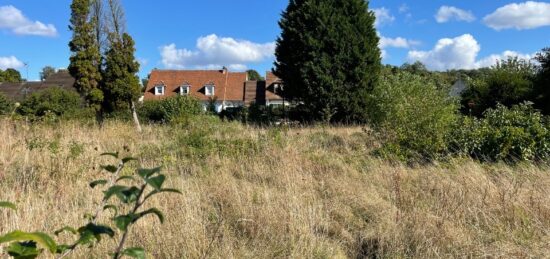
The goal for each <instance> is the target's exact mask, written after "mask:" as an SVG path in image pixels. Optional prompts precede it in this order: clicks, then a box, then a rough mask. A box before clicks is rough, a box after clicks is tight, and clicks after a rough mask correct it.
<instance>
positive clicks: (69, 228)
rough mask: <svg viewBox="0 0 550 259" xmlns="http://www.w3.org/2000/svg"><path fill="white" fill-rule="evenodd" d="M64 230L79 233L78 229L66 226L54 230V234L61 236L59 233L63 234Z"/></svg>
mask: <svg viewBox="0 0 550 259" xmlns="http://www.w3.org/2000/svg"><path fill="white" fill-rule="evenodd" d="M63 232H69V233H71V234H74V235H76V234H78V231H76V229H74V228H72V227H64V228H62V229H58V230H56V231H55V232H54V234H55V235H56V236H59V234H61V233H63Z"/></svg>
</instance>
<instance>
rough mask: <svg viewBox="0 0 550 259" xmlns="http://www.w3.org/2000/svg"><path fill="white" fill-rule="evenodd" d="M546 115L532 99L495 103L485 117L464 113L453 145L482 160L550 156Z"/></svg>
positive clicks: (463, 152) (533, 158) (460, 150)
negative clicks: (511, 104)
mask: <svg viewBox="0 0 550 259" xmlns="http://www.w3.org/2000/svg"><path fill="white" fill-rule="evenodd" d="M549 126H550V125H549V123H548V120H547V118H545V117H544V116H543V115H542V114H541V113H540V112H538V111H536V110H535V109H534V108H533V105H532V104H531V103H522V104H520V105H516V106H513V107H512V108H507V107H506V106H504V105H501V104H499V105H497V107H496V108H495V109H489V110H487V111H486V112H485V113H484V118H481V119H478V118H472V117H465V118H463V119H462V121H461V123H460V126H459V127H457V128H456V130H455V132H454V134H453V136H454V138H453V143H452V146H453V148H454V149H456V151H458V152H459V153H462V154H466V155H470V156H472V157H474V158H478V159H483V160H508V161H510V160H537V159H545V158H548V157H549V156H550V127H549Z"/></svg>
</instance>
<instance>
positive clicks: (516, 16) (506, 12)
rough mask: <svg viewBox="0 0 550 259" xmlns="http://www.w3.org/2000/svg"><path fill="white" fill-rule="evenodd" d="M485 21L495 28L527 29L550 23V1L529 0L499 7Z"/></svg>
mask: <svg viewBox="0 0 550 259" xmlns="http://www.w3.org/2000/svg"><path fill="white" fill-rule="evenodd" d="M483 21H484V22H485V24H486V25H487V26H489V27H491V28H493V29H495V30H503V29H512V28H514V29H517V30H526V29H534V28H538V27H542V26H549V25H550V3H543V2H533V1H527V2H525V3H519V4H517V3H513V4H509V5H505V6H503V7H500V8H498V9H497V10H496V11H495V12H493V13H492V14H489V15H487V16H486V17H485V18H484V19H483Z"/></svg>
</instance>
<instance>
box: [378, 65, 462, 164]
mask: <svg viewBox="0 0 550 259" xmlns="http://www.w3.org/2000/svg"><path fill="white" fill-rule="evenodd" d="M369 106H370V107H369V108H370V109H369V111H370V119H371V122H372V123H373V125H374V127H375V128H377V129H378V130H379V131H380V132H384V133H385V134H384V138H385V145H384V147H383V148H382V150H380V151H381V152H382V154H388V155H397V156H398V157H399V158H401V159H405V160H411V159H419V158H423V159H424V158H425V159H433V158H435V157H437V156H439V155H441V154H443V153H445V152H446V150H447V148H448V138H449V136H450V133H451V131H452V129H453V127H454V125H455V124H456V121H457V119H458V115H457V111H458V105H457V101H456V100H454V99H452V98H451V97H450V96H449V94H448V91H447V89H440V88H438V87H437V86H436V83H435V82H434V81H433V80H425V79H424V78H423V77H421V76H418V75H413V74H410V73H408V72H402V73H396V74H390V75H386V76H385V78H383V79H382V80H381V82H380V84H379V85H378V86H377V87H376V88H375V89H374V90H373V93H372V95H371V97H370V105H369Z"/></svg>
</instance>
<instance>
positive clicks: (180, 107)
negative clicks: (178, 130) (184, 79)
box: [139, 96, 203, 123]
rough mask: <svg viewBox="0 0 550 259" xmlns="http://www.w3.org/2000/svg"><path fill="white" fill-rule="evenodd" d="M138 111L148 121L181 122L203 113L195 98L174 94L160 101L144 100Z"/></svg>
mask: <svg viewBox="0 0 550 259" xmlns="http://www.w3.org/2000/svg"><path fill="white" fill-rule="evenodd" d="M139 113H140V115H141V117H142V118H143V119H145V120H148V121H150V122H158V123H183V122H186V121H187V120H188V119H189V117H190V116H193V115H199V114H203V108H202V105H201V104H200V102H199V101H198V100H197V99H195V98H192V97H188V96H176V97H171V98H168V99H164V100H160V101H146V102H144V103H143V105H142V107H141V109H140V110H139Z"/></svg>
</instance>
